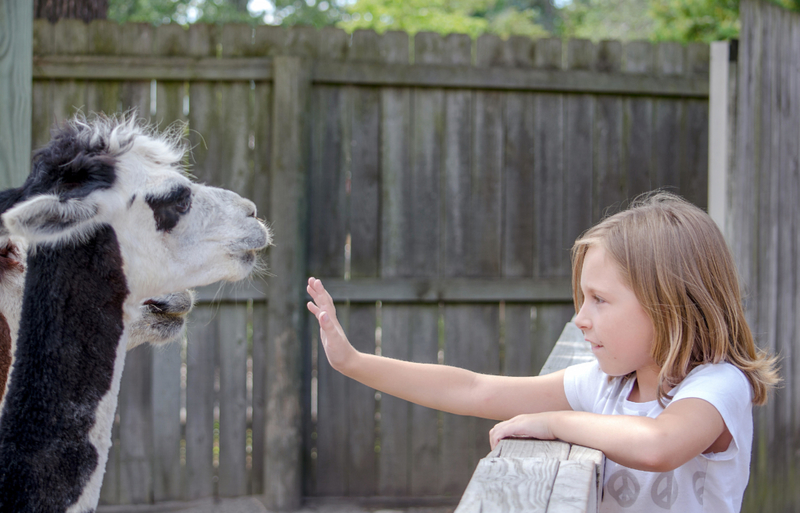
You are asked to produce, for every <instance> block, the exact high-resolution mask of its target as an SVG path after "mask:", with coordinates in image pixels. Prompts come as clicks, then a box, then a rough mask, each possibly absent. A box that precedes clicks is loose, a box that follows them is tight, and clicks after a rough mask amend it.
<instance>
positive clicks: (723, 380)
mask: <svg viewBox="0 0 800 513" xmlns="http://www.w3.org/2000/svg"><path fill="white" fill-rule="evenodd" d="M695 384H701V385H703V386H708V385H710V384H720V385H725V386H727V387H733V388H734V389H735V390H733V391H734V392H741V391H742V389H744V388H747V389H749V388H750V382H749V381H748V380H747V376H746V375H745V373H744V372H742V370H741V369H739V368H738V367H736V366H735V365H733V364H731V363H728V362H720V363H705V364H703V365H698V366H697V367H695V368H694V369H692V370H691V371H690V372H689V374H687V376H686V377H685V378H684V379H683V381H681V382H680V383H679V384H678V386H677V387H675V391H676V392H677V391H679V390H681V389H683V388H686V387H689V386H693V385H695Z"/></svg>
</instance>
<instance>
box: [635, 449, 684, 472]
mask: <svg viewBox="0 0 800 513" xmlns="http://www.w3.org/2000/svg"><path fill="white" fill-rule="evenodd" d="M658 445H662V444H658ZM638 460H639V461H638V465H637V466H638V467H640V468H638V469H637V470H644V471H647V472H670V471H672V470H675V469H676V468H678V467H680V466H681V465H683V464H684V463H685V462H684V461H681V460H680V458H679V455H678V454H677V453H676V451H674V450H672V449H670V448H669V447H658V446H656V444H653V445H651V446H650V447H648V448H646V449H644V450H643V451H642V453H641V454H640V457H639V458H638Z"/></svg>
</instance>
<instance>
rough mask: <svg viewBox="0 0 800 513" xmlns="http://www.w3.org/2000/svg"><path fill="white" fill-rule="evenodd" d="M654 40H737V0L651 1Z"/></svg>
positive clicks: (684, 41)
mask: <svg viewBox="0 0 800 513" xmlns="http://www.w3.org/2000/svg"><path fill="white" fill-rule="evenodd" d="M651 16H652V17H653V19H654V21H655V27H654V31H653V39H656V40H661V41H664V40H667V41H680V42H683V43H687V42H690V41H702V42H711V41H720V40H724V39H735V38H737V37H739V0H651Z"/></svg>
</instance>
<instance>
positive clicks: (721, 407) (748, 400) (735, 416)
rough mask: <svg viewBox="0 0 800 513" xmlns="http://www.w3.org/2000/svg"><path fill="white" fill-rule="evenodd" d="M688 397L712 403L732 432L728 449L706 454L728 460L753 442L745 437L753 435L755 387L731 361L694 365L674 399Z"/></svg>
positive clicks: (715, 458)
mask: <svg viewBox="0 0 800 513" xmlns="http://www.w3.org/2000/svg"><path fill="white" fill-rule="evenodd" d="M689 398H697V399H703V400H704V401H707V402H709V403H711V405H712V406H713V407H714V408H716V409H717V411H718V412H719V414H720V415H721V416H722V420H723V421H724V422H725V426H726V427H727V428H728V431H730V433H731V435H732V436H733V441H732V442H731V444H730V445H729V446H728V449H727V450H726V451H724V452H720V453H711V454H704V456H705V457H707V458H709V459H712V460H720V461H721V460H728V459H731V458H733V457H734V456H735V455H736V453H737V452H738V450H739V448H740V447H749V445H750V444H749V443H745V440H749V439H750V438H751V437H752V435H753V405H752V388H751V386H750V382H749V381H748V380H747V377H746V376H745V375H744V373H743V372H742V371H741V370H739V369H738V368H736V367H735V366H733V365H731V364H729V363H723V364H713V365H704V366H702V367H699V368H697V369H695V370H694V371H693V372H692V373H690V374H689V376H687V377H686V379H684V381H683V383H681V384H680V386H679V387H678V389H677V390H676V392H675V395H674V397H673V398H672V401H671V402H672V403H674V402H676V401H679V400H681V399H689Z"/></svg>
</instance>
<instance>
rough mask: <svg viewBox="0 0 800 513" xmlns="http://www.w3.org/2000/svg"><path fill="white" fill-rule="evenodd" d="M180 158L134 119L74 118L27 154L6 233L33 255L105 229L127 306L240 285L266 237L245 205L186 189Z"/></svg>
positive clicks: (178, 148)
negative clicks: (28, 167) (26, 172)
mask: <svg viewBox="0 0 800 513" xmlns="http://www.w3.org/2000/svg"><path fill="white" fill-rule="evenodd" d="M184 156H185V146H183V145H182V143H181V139H180V138H179V137H176V136H175V135H171V134H157V133H156V132H155V131H153V130H152V129H150V128H147V127H145V126H143V125H142V124H140V123H139V122H138V121H137V120H136V119H135V118H133V117H132V116H128V117H122V118H113V117H112V118H108V117H103V116H98V117H96V118H94V119H92V120H89V121H87V120H86V119H85V118H83V117H80V116H79V117H76V118H74V119H73V120H71V121H70V122H68V123H66V124H65V125H63V126H62V127H61V128H60V129H58V130H56V131H55V132H54V134H53V138H52V140H51V142H50V143H49V144H48V145H47V146H45V147H44V148H42V149H41V150H39V151H38V152H37V153H36V154H35V155H34V159H33V170H32V172H31V174H30V176H29V177H28V179H27V180H26V182H25V184H23V186H22V187H20V188H19V189H13V190H10V191H9V192H7V193H5V195H4V196H2V197H0V211H2V210H3V209H6V208H7V210H5V213H3V215H2V221H3V226H4V228H5V229H6V230H7V232H8V234H9V235H11V236H15V237H19V238H21V239H23V240H25V241H26V242H27V243H28V244H29V245H30V248H31V250H33V251H35V250H36V247H37V246H39V245H70V244H80V243H82V242H84V241H86V240H88V239H90V238H91V236H92V235H93V234H94V233H95V232H96V230H97V229H98V228H100V227H104V226H110V227H111V228H112V229H113V230H114V232H115V233H116V236H117V241H118V244H119V246H120V253H121V255H122V258H123V269H124V272H125V276H126V280H127V281H128V288H129V292H130V296H129V298H128V302H133V303H135V304H137V305H139V304H141V303H142V302H143V301H145V300H146V299H147V298H150V297H156V296H160V295H163V294H168V293H172V292H174V291H179V290H184V289H188V288H192V287H197V286H202V285H207V284H210V283H213V282H216V281H220V280H227V281H236V280H240V279H243V278H245V277H246V276H247V275H248V274H249V273H250V271H251V270H252V269H253V266H254V265H255V261H256V252H257V251H258V250H260V249H262V248H264V247H266V246H267V245H269V244H270V242H271V235H270V232H269V230H268V229H267V227H266V226H265V225H264V224H263V223H262V222H261V221H259V220H258V219H257V218H256V208H255V205H254V204H253V203H252V202H251V201H249V200H246V199H244V198H242V197H240V196H239V195H237V194H235V193H233V192H230V191H227V190H224V189H218V188H215V187H210V186H205V185H201V184H197V183H194V182H192V181H191V180H190V179H189V178H188V177H187V175H186V173H185V171H184V167H183V162H184ZM9 207H10V208H9Z"/></svg>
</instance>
